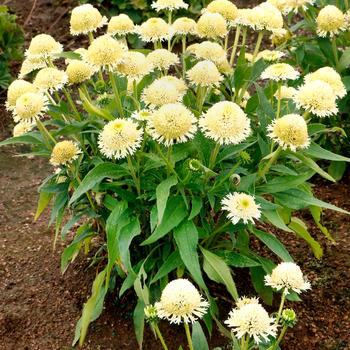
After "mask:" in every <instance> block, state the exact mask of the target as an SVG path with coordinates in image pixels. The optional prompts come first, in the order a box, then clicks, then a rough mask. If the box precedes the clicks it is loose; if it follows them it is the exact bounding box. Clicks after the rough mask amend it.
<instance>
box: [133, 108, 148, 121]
mask: <svg viewBox="0 0 350 350" xmlns="http://www.w3.org/2000/svg"><path fill="white" fill-rule="evenodd" d="M152 115H153V112H152V111H150V110H148V109H141V110H139V111H135V112H133V113H132V114H131V118H134V119H136V120H140V121H148V120H149V119H150V118H151V117H152Z"/></svg>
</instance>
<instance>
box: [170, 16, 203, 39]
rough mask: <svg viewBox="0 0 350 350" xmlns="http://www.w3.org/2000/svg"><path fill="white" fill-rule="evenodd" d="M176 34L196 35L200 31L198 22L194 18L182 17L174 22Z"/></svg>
mask: <svg viewBox="0 0 350 350" xmlns="http://www.w3.org/2000/svg"><path fill="white" fill-rule="evenodd" d="M172 27H173V31H174V34H178V35H188V34H192V35H196V34H197V33H198V30H197V23H196V22H195V21H194V20H193V19H192V18H187V17H180V18H178V19H176V20H175V21H174V23H173V26H172Z"/></svg>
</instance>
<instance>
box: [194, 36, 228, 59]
mask: <svg viewBox="0 0 350 350" xmlns="http://www.w3.org/2000/svg"><path fill="white" fill-rule="evenodd" d="M194 54H195V56H196V57H197V58H200V59H204V60H209V61H212V62H214V63H215V64H218V63H220V62H222V61H224V60H226V59H227V58H226V51H225V50H224V49H223V48H222V46H221V45H219V44H218V43H214V42H212V41H203V42H201V43H200V44H198V45H197V46H196V49H195V51H194Z"/></svg>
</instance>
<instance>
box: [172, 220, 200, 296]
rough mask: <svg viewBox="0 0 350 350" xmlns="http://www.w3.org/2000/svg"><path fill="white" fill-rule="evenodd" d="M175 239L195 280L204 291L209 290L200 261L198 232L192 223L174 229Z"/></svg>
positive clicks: (182, 224) (188, 222)
mask: <svg viewBox="0 0 350 350" xmlns="http://www.w3.org/2000/svg"><path fill="white" fill-rule="evenodd" d="M174 238H175V242H176V245H177V247H178V248H179V252H180V256H181V259H182V261H183V262H184V264H185V266H186V268H187V270H188V271H189V272H190V273H191V275H192V277H193V279H194V280H195V281H196V282H197V284H198V285H199V286H200V287H201V288H202V289H204V290H206V289H207V287H206V285H205V283H204V281H203V277H202V272H201V268H200V265H199V259H198V252H197V246H198V231H197V228H196V226H195V225H194V223H193V222H192V221H187V220H186V221H184V222H182V223H181V224H180V225H179V226H178V227H176V228H175V229H174Z"/></svg>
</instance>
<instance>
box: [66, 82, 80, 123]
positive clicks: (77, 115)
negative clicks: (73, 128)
mask: <svg viewBox="0 0 350 350" xmlns="http://www.w3.org/2000/svg"><path fill="white" fill-rule="evenodd" d="M62 91H63V93H64V95H65V96H66V99H67V101H68V103H69V105H70V107H71V108H72V110H73V112H74V114H75V116H76V118H77V120H81V117H80V113H79V111H78V110H77V107H76V106H75V103H74V101H73V99H72V96H71V94H70V92H69V91H68V90H67V89H66V88H63V89H62Z"/></svg>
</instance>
